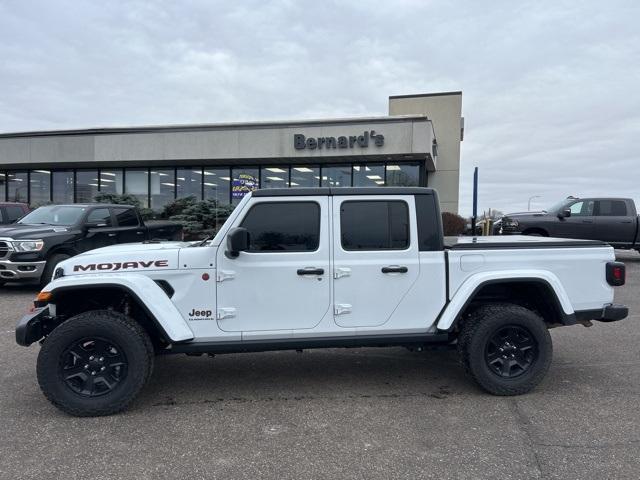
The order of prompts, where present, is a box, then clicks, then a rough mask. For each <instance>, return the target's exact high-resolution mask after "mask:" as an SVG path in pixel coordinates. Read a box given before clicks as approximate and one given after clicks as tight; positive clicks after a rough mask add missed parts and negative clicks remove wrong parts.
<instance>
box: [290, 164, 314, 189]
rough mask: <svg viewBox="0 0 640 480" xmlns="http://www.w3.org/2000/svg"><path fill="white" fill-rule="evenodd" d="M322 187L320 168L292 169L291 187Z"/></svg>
mask: <svg viewBox="0 0 640 480" xmlns="http://www.w3.org/2000/svg"><path fill="white" fill-rule="evenodd" d="M319 185H320V169H319V168H318V167H302V166H301V167H291V187H293V188H295V187H317V186H319Z"/></svg>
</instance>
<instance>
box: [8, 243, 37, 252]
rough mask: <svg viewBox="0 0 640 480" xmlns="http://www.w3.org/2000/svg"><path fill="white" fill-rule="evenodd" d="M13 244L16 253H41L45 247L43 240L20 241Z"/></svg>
mask: <svg viewBox="0 0 640 480" xmlns="http://www.w3.org/2000/svg"><path fill="white" fill-rule="evenodd" d="M11 243H12V244H13V249H14V250H15V251H16V252H39V251H40V250H42V247H44V242H43V241H42V240H18V241H14V242H11Z"/></svg>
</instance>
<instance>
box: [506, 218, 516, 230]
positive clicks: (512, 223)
mask: <svg viewBox="0 0 640 480" xmlns="http://www.w3.org/2000/svg"><path fill="white" fill-rule="evenodd" d="M502 226H503V227H507V228H510V227H511V228H513V227H517V226H518V221H517V220H513V219H511V218H503V219H502Z"/></svg>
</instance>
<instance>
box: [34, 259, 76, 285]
mask: <svg viewBox="0 0 640 480" xmlns="http://www.w3.org/2000/svg"><path fill="white" fill-rule="evenodd" d="M68 258H71V256H69V255H66V254H64V253H56V254H54V255H51V256H50V257H49V258H48V259H47V263H46V264H45V266H44V271H43V272H42V276H41V277H40V288H42V287H44V286H45V285H46V284H47V283H49V282H50V281H51V277H52V276H53V272H54V270H55V269H56V267H57V266H58V264H59V263H60V262H62V261H64V260H66V259H68Z"/></svg>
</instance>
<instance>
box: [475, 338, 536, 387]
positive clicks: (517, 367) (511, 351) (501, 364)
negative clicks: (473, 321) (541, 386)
mask: <svg viewBox="0 0 640 480" xmlns="http://www.w3.org/2000/svg"><path fill="white" fill-rule="evenodd" d="M537 357H538V344H537V342H536V340H535V338H534V337H533V335H532V334H531V332H530V331H529V330H527V329H526V328H524V327H521V326H518V325H507V326H505V327H501V328H499V329H498V330H497V331H496V332H495V333H494V334H493V335H492V336H491V337H490V338H489V341H488V342H487V347H486V349H485V361H486V362H487V366H488V367H489V369H490V370H491V371H492V372H493V373H495V374H496V375H499V376H500V377H503V378H515V377H518V376H520V375H522V374H524V373H525V372H527V371H528V370H529V369H530V368H531V366H532V365H533V364H534V363H535V361H536V359H537Z"/></svg>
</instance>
